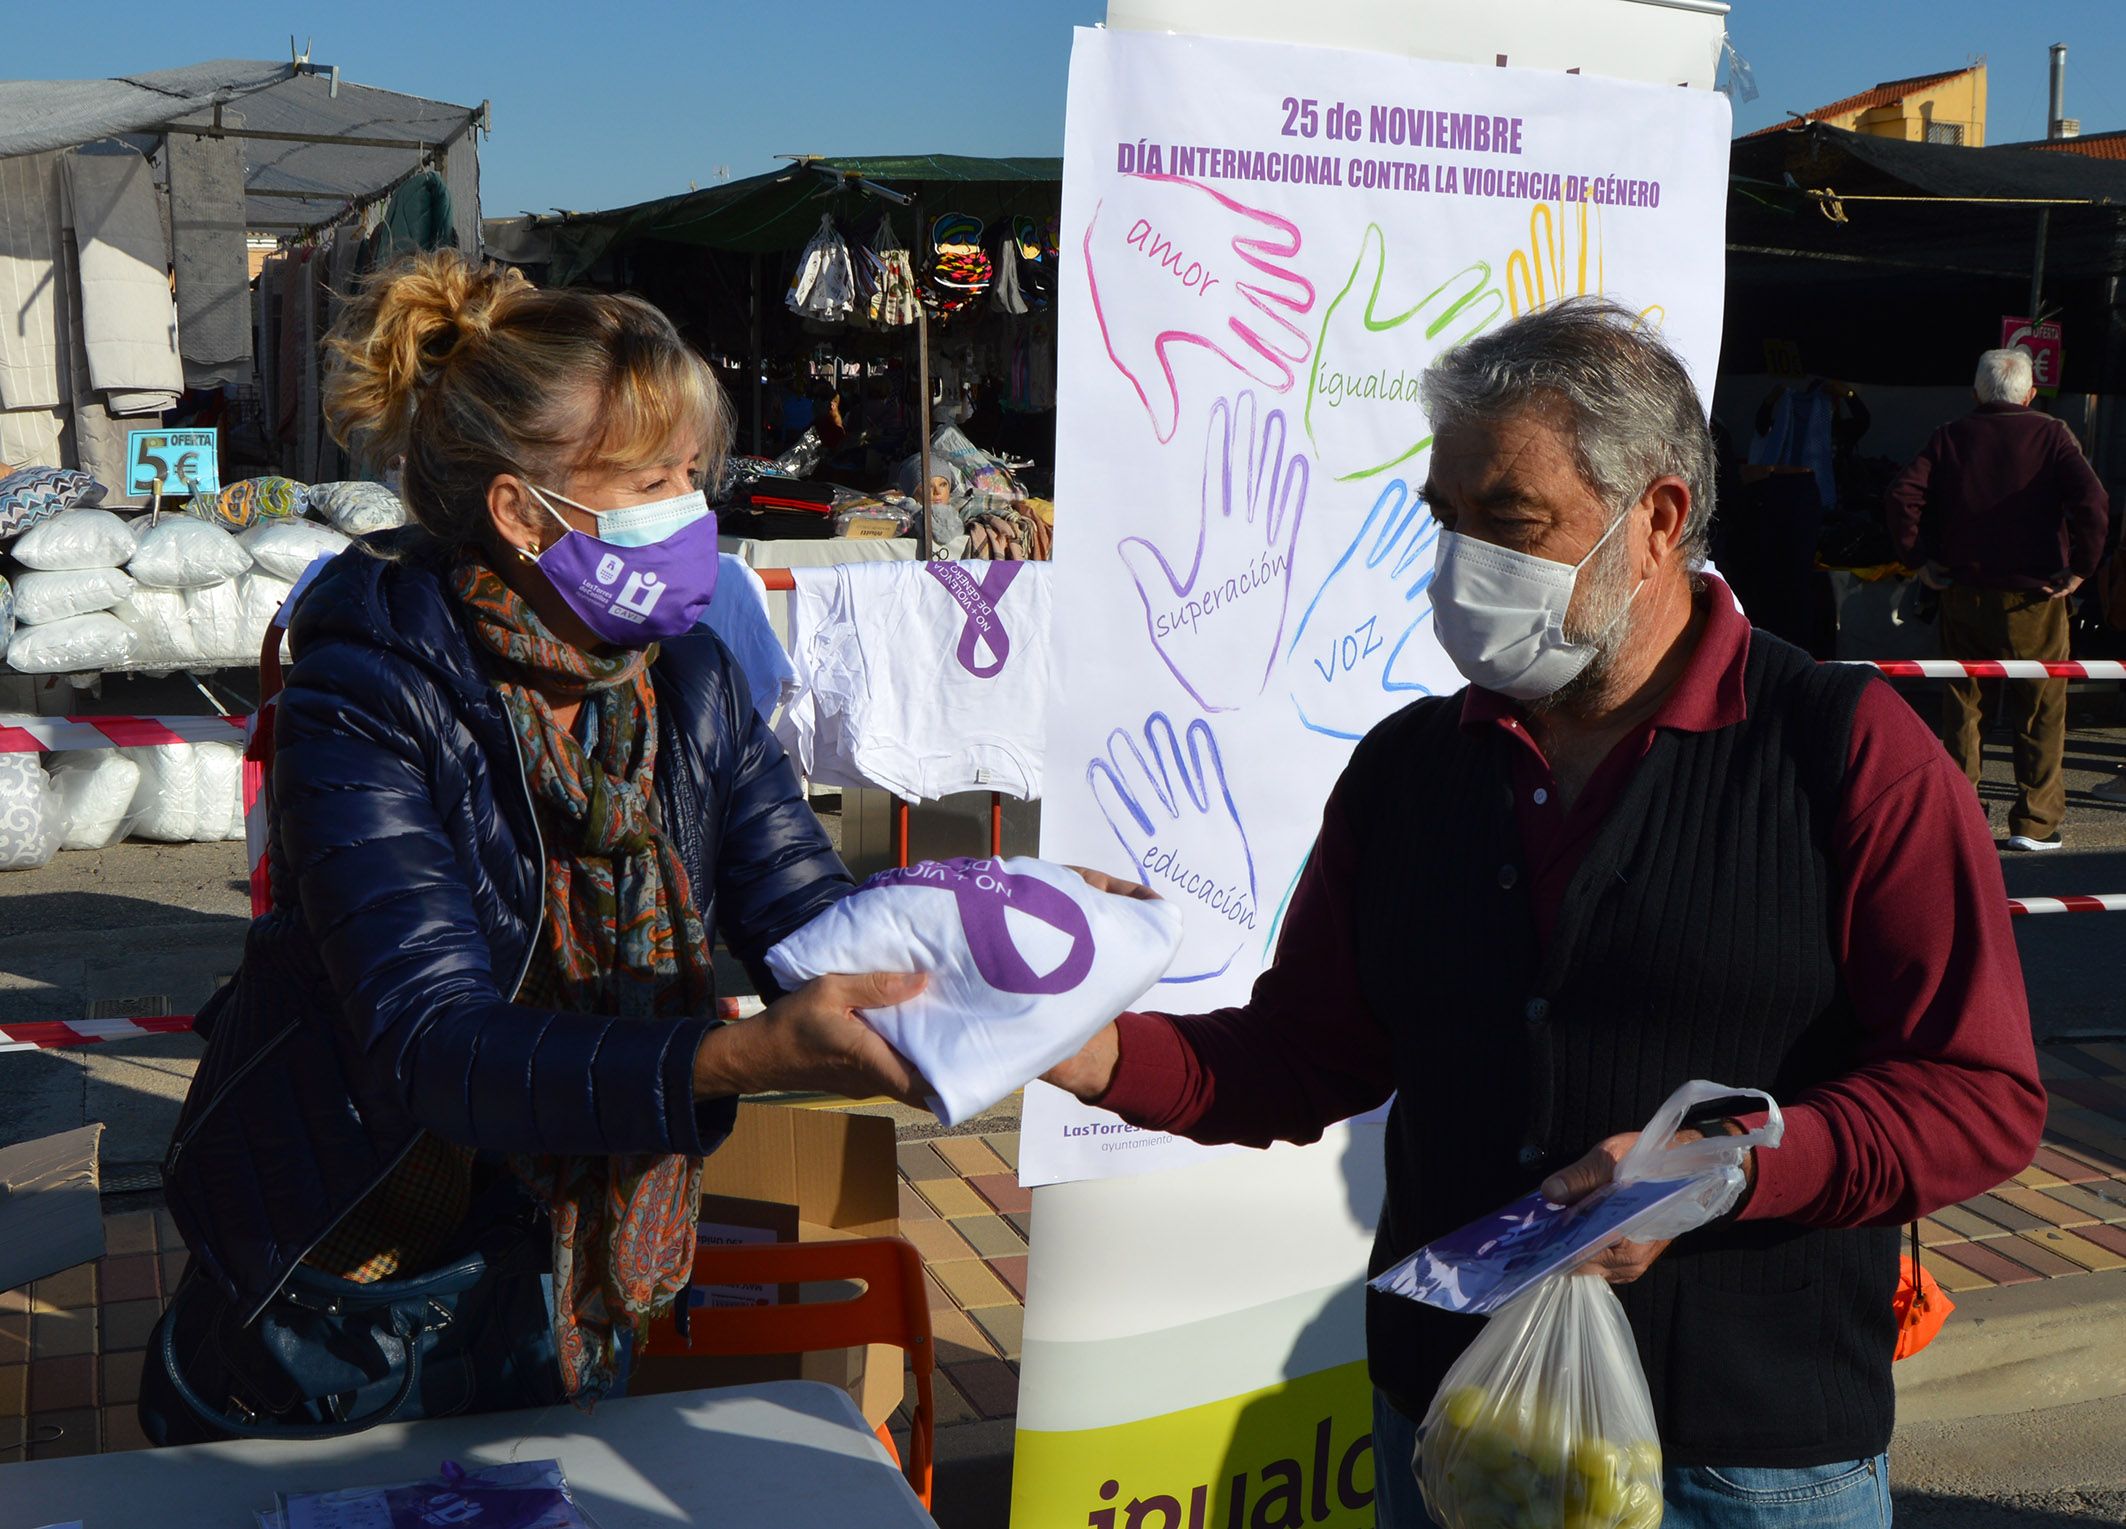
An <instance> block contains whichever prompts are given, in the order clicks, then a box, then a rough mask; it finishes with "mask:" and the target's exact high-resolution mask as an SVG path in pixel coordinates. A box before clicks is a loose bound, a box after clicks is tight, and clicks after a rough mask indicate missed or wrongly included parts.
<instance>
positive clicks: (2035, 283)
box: [2030, 207, 2052, 324]
mask: <svg viewBox="0 0 2126 1529" xmlns="http://www.w3.org/2000/svg"><path fill="white" fill-rule="evenodd" d="M2051 232H2052V209H2051V208H2050V207H2045V208H2041V209H2039V211H2038V215H2037V260H2036V262H2035V263H2034V264H2033V265H2032V266H2031V268H2030V322H2031V323H2033V324H2035V323H2039V322H2041V321H2042V320H2043V318H2044V314H2043V313H2042V312H2041V311H2039V308H2038V304H2039V303H2040V302H2042V301H2043V300H2044V296H2045V240H2046V238H2047V237H2048V236H2049V235H2050V234H2051Z"/></svg>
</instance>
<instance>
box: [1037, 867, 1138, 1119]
mask: <svg viewBox="0 0 2126 1529" xmlns="http://www.w3.org/2000/svg"><path fill="white" fill-rule="evenodd" d="M1124 885H1127V883H1124ZM1137 890H1138V891H1140V892H1142V891H1143V890H1144V889H1143V888H1142V887H1139V888H1138V889H1137ZM1146 895H1147V896H1149V895H1150V894H1148V893H1147V894H1146ZM1121 1057H1122V1047H1121V1043H1120V1041H1119V1040H1118V1039H1117V1032H1116V1030H1115V1027H1114V1025H1113V1024H1112V1023H1110V1024H1107V1025H1104V1026H1102V1027H1101V1030H1100V1033H1099V1034H1098V1035H1095V1036H1094V1037H1093V1038H1092V1039H1091V1040H1089V1041H1087V1042H1086V1043H1085V1049H1084V1050H1082V1051H1080V1052H1079V1053H1078V1054H1077V1055H1076V1056H1074V1057H1072V1058H1071V1059H1070V1060H1069V1061H1067V1062H1058V1063H1057V1064H1056V1065H1055V1066H1053V1067H1051V1068H1049V1069H1048V1071H1046V1072H1044V1073H1042V1074H1041V1081H1042V1082H1043V1083H1053V1084H1054V1085H1055V1086H1056V1087H1057V1088H1060V1089H1062V1090H1063V1092H1064V1093H1066V1094H1069V1095H1071V1096H1072V1097H1073V1098H1075V1099H1077V1100H1078V1101H1079V1102H1080V1103H1083V1104H1098V1103H1099V1102H1100V1101H1101V1099H1102V1098H1104V1097H1105V1096H1106V1094H1107V1091H1108V1089H1109V1088H1111V1087H1113V1086H1114V1081H1115V1064H1116V1063H1117V1062H1118V1061H1120V1060H1121Z"/></svg>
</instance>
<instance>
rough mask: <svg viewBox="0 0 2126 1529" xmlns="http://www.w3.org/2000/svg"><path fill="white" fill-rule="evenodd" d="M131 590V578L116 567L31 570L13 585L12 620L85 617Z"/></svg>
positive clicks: (41, 621)
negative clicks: (47, 570) (48, 570)
mask: <svg viewBox="0 0 2126 1529" xmlns="http://www.w3.org/2000/svg"><path fill="white" fill-rule="evenodd" d="M132 592H133V580H132V579H131V578H130V577H129V576H128V575H127V574H126V572H125V571H124V570H123V569H120V568H67V569H61V570H57V571H54V572H50V573H46V572H42V571H38V570H32V571H31V572H29V573H25V574H24V575H22V577H21V579H20V580H19V581H18V582H17V583H16V585H15V619H16V620H17V621H19V622H21V623H22V624H23V625H24V626H42V625H44V624H45V623H46V622H51V621H64V620H66V618H67V617H69V616H86V615H87V614H88V613H89V612H91V611H107V610H109V609H110V608H111V607H112V606H114V605H116V604H117V603H118V602H119V601H120V600H123V599H124V598H125V597H126V596H127V595H129V594H131V593H132Z"/></svg>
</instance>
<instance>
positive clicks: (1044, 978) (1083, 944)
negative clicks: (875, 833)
mask: <svg viewBox="0 0 2126 1529" xmlns="http://www.w3.org/2000/svg"><path fill="white" fill-rule="evenodd" d="M870 885H873V886H930V887H936V888H937V889H938V890H939V891H941V892H950V893H951V894H952V897H953V900H954V902H956V903H957V904H958V905H959V911H960V928H961V930H962V931H963V932H964V933H965V934H966V936H967V952H968V954H969V955H970V956H972V957H973V958H974V969H975V970H976V971H977V972H979V973H980V974H981V977H982V980H983V981H984V982H986V983H988V984H989V985H990V986H991V987H992V988H994V989H996V990H997V991H998V992H999V993H1015V994H1022V995H1027V996H1040V997H1053V996H1055V995H1056V994H1059V993H1068V992H1070V991H1072V990H1073V989H1075V988H1076V987H1077V986H1078V984H1079V983H1081V982H1083V981H1084V980H1085V979H1086V976H1087V975H1088V974H1089V973H1090V972H1091V971H1092V969H1093V954H1094V950H1093V931H1092V924H1091V922H1090V921H1089V920H1087V918H1086V917H1085V910H1084V909H1083V908H1081V907H1079V906H1078V905H1077V903H1075V902H1074V901H1072V900H1071V896H1070V894H1069V893H1068V892H1065V891H1064V890H1063V889H1062V888H1060V887H1056V886H1051V885H1050V884H1049V883H1047V882H1045V881H1043V880H1041V878H1040V877H1038V876H1014V875H1012V874H1011V873H1010V872H1008V871H1006V870H1005V869H1004V867H1003V866H1002V865H1000V864H998V863H997V862H996V861H994V860H968V859H964V858H962V859H958V860H928V861H925V862H923V863H922V864H921V865H911V866H908V867H906V868H904V869H900V870H892V871H885V872H882V873H881V874H879V875H877V876H874V877H873V878H872V879H871V882H870ZM1012 913H1020V914H1024V915H1025V916H1026V917H1028V918H1031V919H1034V920H1037V921H1038V922H1040V923H1043V924H1046V925H1048V927H1049V928H1051V929H1053V930H1055V931H1056V932H1057V933H1058V934H1060V935H1062V936H1063V937H1064V938H1065V939H1067V940H1069V941H1070V953H1069V954H1068V955H1066V956H1065V957H1064V958H1063V959H1062V961H1060V962H1059V963H1057V965H1056V966H1055V968H1054V969H1053V970H1051V971H1048V972H1046V973H1042V972H1038V971H1035V970H1034V967H1033V963H1032V962H1030V961H1028V960H1027V959H1026V957H1025V956H1024V955H1022V954H1021V953H1020V951H1019V946H1018V942H1017V941H1016V940H1014V939H1013V938H1012V935H1011V924H1010V920H1009V917H1008V915H1010V914H1012Z"/></svg>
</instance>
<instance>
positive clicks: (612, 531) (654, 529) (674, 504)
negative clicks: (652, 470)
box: [526, 484, 709, 547]
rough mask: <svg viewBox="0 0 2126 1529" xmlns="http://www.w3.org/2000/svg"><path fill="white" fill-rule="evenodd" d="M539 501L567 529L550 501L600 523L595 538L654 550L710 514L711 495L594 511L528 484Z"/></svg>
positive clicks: (691, 493)
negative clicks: (561, 504)
mask: <svg viewBox="0 0 2126 1529" xmlns="http://www.w3.org/2000/svg"><path fill="white" fill-rule="evenodd" d="M526 487H528V488H530V489H531V491H532V493H533V494H535V495H537V496H538V499H539V502H540V503H541V504H545V505H546V510H547V513H548V514H550V515H553V517H554V519H556V520H560V521H561V525H562V528H563V529H564V530H567V529H571V528H570V527H569V524H568V522H567V521H565V520H561V517H560V515H559V514H558V513H556V512H555V510H554V507H553V506H552V505H551V504H548V503H547V501H548V500H550V499H558V500H560V501H561V502H562V503H563V504H565V505H567V506H568V507H569V508H570V509H573V510H581V511H582V512H583V513H584V514H586V515H588V516H590V518H591V519H592V520H593V521H595V522H596V523H597V526H598V529H597V530H595V531H593V532H592V533H591V535H593V536H595V537H596V538H597V539H598V540H599V541H602V542H610V543H611V544H612V545H613V546H615V547H652V546H655V545H656V544H657V543H658V542H661V541H663V540H664V539H665V538H666V537H668V536H670V535H671V534H672V533H673V532H675V531H683V530H685V529H686V528H687V527H688V526H690V525H692V524H693V523H694V522H695V521H697V520H699V519H701V518H702V517H703V516H704V515H707V514H708V513H709V500H708V496H707V495H706V494H704V493H703V492H702V491H701V490H700V489H698V488H697V489H692V490H690V491H688V492H687V493H684V494H674V495H673V496H672V497H671V498H669V499H653V500H651V501H650V502H649V503H647V504H631V505H628V506H626V507H625V508H623V509H618V510H594V509H592V508H591V507H590V506H589V505H587V504H578V503H576V501H575V500H573V499H571V498H569V497H568V496H567V495H566V494H557V493H555V492H554V491H553V490H552V489H542V488H540V487H539V486H538V485H536V484H527V485H526Z"/></svg>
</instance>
